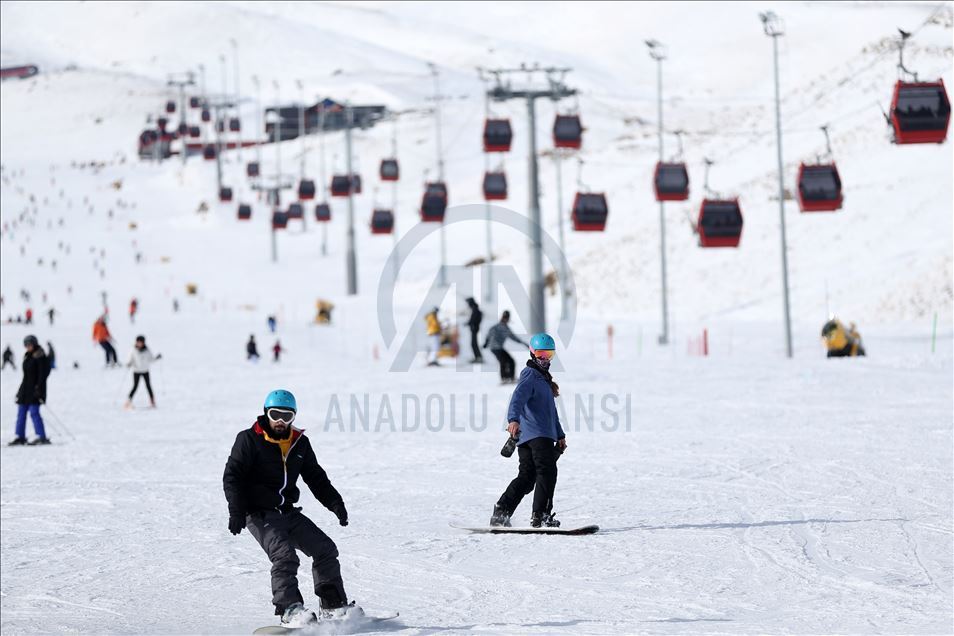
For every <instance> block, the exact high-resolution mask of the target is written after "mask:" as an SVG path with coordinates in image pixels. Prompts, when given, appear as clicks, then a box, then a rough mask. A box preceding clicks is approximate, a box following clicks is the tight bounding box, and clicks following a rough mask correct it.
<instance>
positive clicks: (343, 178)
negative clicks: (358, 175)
mask: <svg viewBox="0 0 954 636" xmlns="http://www.w3.org/2000/svg"><path fill="white" fill-rule="evenodd" d="M350 187H351V179H349V178H348V175H346V174H336V175H334V176H333V177H331V196H333V197H346V196H348V191H349V189H350Z"/></svg>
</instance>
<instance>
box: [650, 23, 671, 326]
mask: <svg viewBox="0 0 954 636" xmlns="http://www.w3.org/2000/svg"><path fill="white" fill-rule="evenodd" d="M646 46H648V47H649V57H651V58H653V59H654V60H656V103H657V112H658V115H657V120H658V121H657V132H658V135H659V161H660V162H662V161H664V160H665V158H664V155H663V152H664V147H663V97H662V63H663V60H664V59H666V49H665V47H664V46H663V45H662V44H661V43H660V42H657V41H656V40H647V41H646ZM659 266H660V268H659V271H660V280H661V283H662V284H661V287H662V333H661V334H659V344H661V345H665V344H669V299H668V281H667V276H666V214H665V205H664V203H663V202H662V201H660V202H659Z"/></svg>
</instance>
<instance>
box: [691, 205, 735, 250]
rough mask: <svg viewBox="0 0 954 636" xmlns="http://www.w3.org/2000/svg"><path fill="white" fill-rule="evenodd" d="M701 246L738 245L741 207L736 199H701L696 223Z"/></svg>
mask: <svg viewBox="0 0 954 636" xmlns="http://www.w3.org/2000/svg"><path fill="white" fill-rule="evenodd" d="M696 230H697V231H698V233H699V245H700V246H701V247H738V246H739V240H740V239H741V238H742V209H741V208H740V207H739V200H738V199H703V201H702V205H701V206H699V220H698V221H697V223H696Z"/></svg>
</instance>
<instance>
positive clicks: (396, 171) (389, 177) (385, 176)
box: [379, 159, 401, 181]
mask: <svg viewBox="0 0 954 636" xmlns="http://www.w3.org/2000/svg"><path fill="white" fill-rule="evenodd" d="M379 175H380V177H381V181H397V180H398V179H399V178H400V176H401V169H400V167H399V166H398V161H397V159H382V160H381V169H380V171H379Z"/></svg>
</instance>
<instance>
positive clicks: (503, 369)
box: [492, 349, 516, 380]
mask: <svg viewBox="0 0 954 636" xmlns="http://www.w3.org/2000/svg"><path fill="white" fill-rule="evenodd" d="M492 351H493V354H494V356H496V357H497V361H498V362H499V363H500V379H501V380H513V374H514V372H515V370H516V364H515V363H514V361H513V356H511V355H510V354H509V353H507V352H506V351H504V350H503V349H493V350H492Z"/></svg>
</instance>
